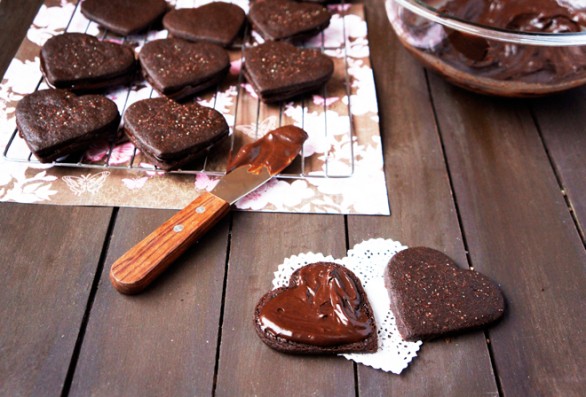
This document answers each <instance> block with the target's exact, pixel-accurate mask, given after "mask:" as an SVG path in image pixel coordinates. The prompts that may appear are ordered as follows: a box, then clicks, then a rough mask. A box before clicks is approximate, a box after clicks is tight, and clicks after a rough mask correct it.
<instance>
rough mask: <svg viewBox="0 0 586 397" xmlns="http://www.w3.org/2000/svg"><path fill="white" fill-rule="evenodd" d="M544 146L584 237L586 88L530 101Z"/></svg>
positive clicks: (585, 232)
mask: <svg viewBox="0 0 586 397" xmlns="http://www.w3.org/2000/svg"><path fill="white" fill-rule="evenodd" d="M531 105H532V110H533V114H534V117H535V119H536V121H537V123H538V125H539V127H540V130H541V136H542V137H543V140H544V143H545V147H546V149H547V151H548V153H549V156H550V158H551V160H552V162H553V164H554V166H555V170H556V173H557V175H558V177H559V179H560V182H561V184H562V188H563V189H564V193H565V194H566V195H567V198H568V202H569V204H570V206H571V209H572V211H574V215H575V217H576V219H577V222H578V227H579V228H580V232H581V234H582V239H583V240H586V237H585V236H586V200H584V197H586V131H585V130H584V126H585V125H586V112H585V109H586V88H580V89H576V90H572V91H569V92H566V93H563V94H560V95H556V96H554V97H551V98H541V99H538V100H535V101H534V102H533V103H532V104H531Z"/></svg>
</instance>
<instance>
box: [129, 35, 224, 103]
mask: <svg viewBox="0 0 586 397" xmlns="http://www.w3.org/2000/svg"><path fill="white" fill-rule="evenodd" d="M138 58H139V60H140V64H141V66H142V70H143V74H144V75H145V78H146V79H147V81H148V82H149V83H151V85H152V86H153V87H154V88H155V89H156V90H157V91H159V92H160V93H161V94H163V95H165V96H167V97H169V98H172V99H175V100H180V99H183V98H185V97H188V96H190V95H193V94H195V93H197V92H200V91H203V90H205V89H206V88H209V87H212V86H215V85H216V84H218V83H220V82H221V81H222V80H223V79H224V77H225V76H226V74H227V73H228V70H229V69H230V57H229V56H228V53H227V52H226V50H224V49H223V48H222V47H219V46H217V45H215V44H211V43H191V42H189V41H185V40H181V39H161V40H154V41H151V42H149V43H147V44H145V46H144V47H143V48H142V50H141V51H140V54H139V56H138Z"/></svg>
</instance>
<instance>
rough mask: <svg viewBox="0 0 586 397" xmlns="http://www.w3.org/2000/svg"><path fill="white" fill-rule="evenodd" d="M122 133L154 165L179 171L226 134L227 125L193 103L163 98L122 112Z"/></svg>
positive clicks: (140, 103) (143, 102) (136, 103)
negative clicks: (123, 132) (181, 102)
mask: <svg viewBox="0 0 586 397" xmlns="http://www.w3.org/2000/svg"><path fill="white" fill-rule="evenodd" d="M124 131H125V132H126V134H127V135H128V137H129V138H130V140H132V142H134V144H135V145H136V146H137V147H138V148H139V149H140V151H141V152H142V153H143V154H144V155H145V156H146V157H147V158H149V159H150V160H151V161H152V162H153V163H154V164H156V165H157V166H159V167H160V168H162V169H164V170H171V169H174V168H179V167H181V166H183V165H185V164H187V163H189V162H190V161H192V160H194V159H195V158H197V157H199V156H200V155H201V154H203V153H205V152H206V151H207V150H208V149H209V148H210V147H211V146H212V145H213V144H215V143H217V142H218V141H219V140H221V139H222V138H224V137H226V136H227V135H228V123H226V119H225V118H224V116H222V114H221V113H219V112H218V111H216V110H214V109H212V108H208V107H205V106H200V105H198V104H197V103H187V104H183V105H182V104H179V103H177V102H174V101H172V100H170V99H167V98H152V99H144V100H142V101H138V102H135V103H133V104H132V105H131V106H130V107H129V108H128V109H127V110H126V112H125V113H124Z"/></svg>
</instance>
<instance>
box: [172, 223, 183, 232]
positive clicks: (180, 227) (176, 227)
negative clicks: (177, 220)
mask: <svg viewBox="0 0 586 397" xmlns="http://www.w3.org/2000/svg"><path fill="white" fill-rule="evenodd" d="M182 230H183V225H175V227H174V228H173V231H174V232H176V233H179V232H180V231H182Z"/></svg>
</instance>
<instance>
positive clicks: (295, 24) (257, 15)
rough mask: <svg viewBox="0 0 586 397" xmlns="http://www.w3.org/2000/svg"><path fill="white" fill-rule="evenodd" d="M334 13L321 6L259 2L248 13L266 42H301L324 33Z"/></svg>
mask: <svg viewBox="0 0 586 397" xmlns="http://www.w3.org/2000/svg"><path fill="white" fill-rule="evenodd" d="M331 17H332V16H331V14H330V13H329V11H328V10H327V9H326V8H325V7H323V6H321V5H319V4H310V3H297V2H295V1H289V0H263V1H260V0H259V1H255V2H254V3H253V4H252V6H251V7H250V11H249V12H248V19H249V20H250V23H251V24H252V26H253V28H254V29H255V30H256V31H258V32H259V33H260V34H261V36H262V37H263V38H264V39H265V40H283V39H291V40H298V39H304V38H307V37H311V36H314V35H316V34H317V33H319V32H321V31H322V30H324V29H325V28H327V27H328V25H329V24H330V19H331Z"/></svg>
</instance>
